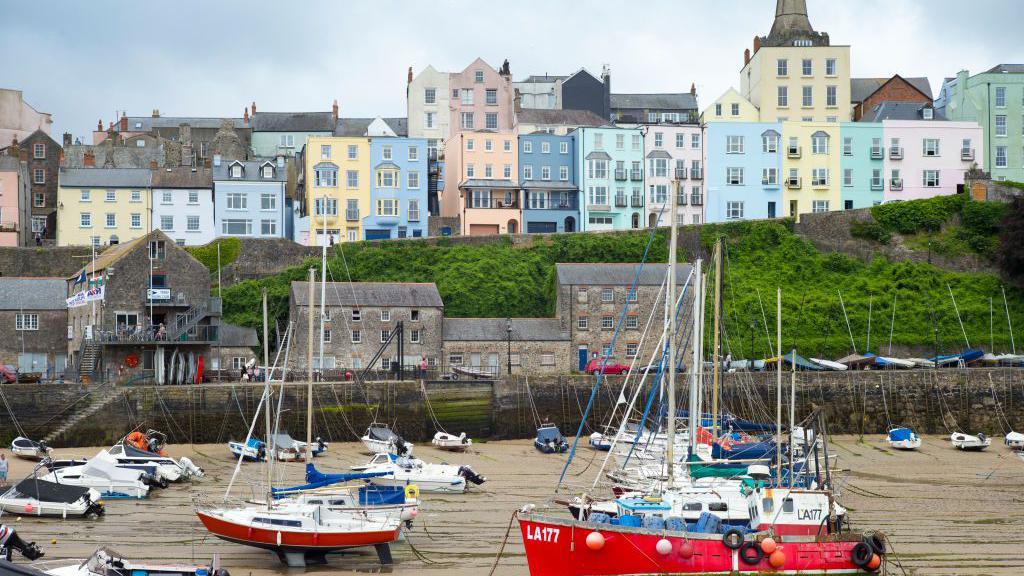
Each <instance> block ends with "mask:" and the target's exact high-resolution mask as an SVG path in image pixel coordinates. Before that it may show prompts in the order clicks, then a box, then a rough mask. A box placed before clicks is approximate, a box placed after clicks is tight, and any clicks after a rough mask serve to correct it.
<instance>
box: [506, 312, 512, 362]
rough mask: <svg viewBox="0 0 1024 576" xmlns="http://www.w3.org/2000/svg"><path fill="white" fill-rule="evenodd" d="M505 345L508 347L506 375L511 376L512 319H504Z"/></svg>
mask: <svg viewBox="0 0 1024 576" xmlns="http://www.w3.org/2000/svg"><path fill="white" fill-rule="evenodd" d="M505 343H506V345H507V346H508V348H507V350H506V353H505V359H506V360H507V363H508V374H509V376H511V375H512V319H511V318H505Z"/></svg>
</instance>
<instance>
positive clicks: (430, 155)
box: [427, 148, 437, 162]
mask: <svg viewBox="0 0 1024 576" xmlns="http://www.w3.org/2000/svg"><path fill="white" fill-rule="evenodd" d="M427 160H429V161H431V162H437V149H436V148H431V149H428V150H427Z"/></svg>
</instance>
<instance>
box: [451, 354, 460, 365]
mask: <svg viewBox="0 0 1024 576" xmlns="http://www.w3.org/2000/svg"><path fill="white" fill-rule="evenodd" d="M448 363H449V364H451V365H452V366H462V354H449V355H448Z"/></svg>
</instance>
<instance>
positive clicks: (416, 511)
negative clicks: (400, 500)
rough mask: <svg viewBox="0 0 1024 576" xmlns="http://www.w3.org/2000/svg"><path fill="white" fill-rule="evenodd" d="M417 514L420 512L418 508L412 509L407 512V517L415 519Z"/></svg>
mask: <svg viewBox="0 0 1024 576" xmlns="http://www.w3.org/2000/svg"><path fill="white" fill-rule="evenodd" d="M419 513H420V511H419V509H418V508H413V509H412V510H409V515H410V516H412V517H413V518H415V517H416V515H417V514H419Z"/></svg>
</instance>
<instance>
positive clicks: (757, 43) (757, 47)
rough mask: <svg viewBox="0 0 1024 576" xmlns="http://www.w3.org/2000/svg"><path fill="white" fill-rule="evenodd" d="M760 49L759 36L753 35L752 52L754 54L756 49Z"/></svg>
mask: <svg viewBox="0 0 1024 576" xmlns="http://www.w3.org/2000/svg"><path fill="white" fill-rule="evenodd" d="M760 49H761V38H760V37H759V36H754V53H755V54H756V53H757V51H758V50H760Z"/></svg>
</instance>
